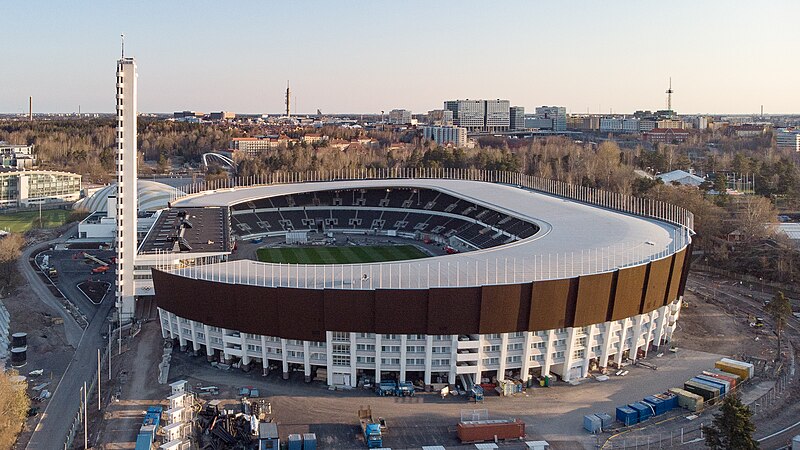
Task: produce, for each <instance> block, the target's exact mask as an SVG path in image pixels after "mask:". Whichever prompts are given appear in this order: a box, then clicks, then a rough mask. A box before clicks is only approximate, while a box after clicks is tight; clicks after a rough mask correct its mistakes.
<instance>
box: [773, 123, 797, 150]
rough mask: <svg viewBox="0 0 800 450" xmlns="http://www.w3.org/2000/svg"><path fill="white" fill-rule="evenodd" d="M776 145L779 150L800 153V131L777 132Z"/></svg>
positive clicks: (783, 130)
mask: <svg viewBox="0 0 800 450" xmlns="http://www.w3.org/2000/svg"><path fill="white" fill-rule="evenodd" d="M775 143H776V144H777V146H778V149H779V150H791V151H793V152H800V130H797V129H786V128H783V129H778V130H775Z"/></svg>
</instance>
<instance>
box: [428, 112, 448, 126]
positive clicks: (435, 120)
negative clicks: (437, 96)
mask: <svg viewBox="0 0 800 450" xmlns="http://www.w3.org/2000/svg"><path fill="white" fill-rule="evenodd" d="M428 124H429V125H438V126H449V125H453V111H450V110H449V109H432V110H430V111H428Z"/></svg>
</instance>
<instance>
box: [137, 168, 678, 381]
mask: <svg viewBox="0 0 800 450" xmlns="http://www.w3.org/2000/svg"><path fill="white" fill-rule="evenodd" d="M229 183H231V182H229ZM184 191H186V192H188V194H186V195H185V196H183V197H180V198H176V199H174V200H173V201H172V202H171V204H170V207H169V208H168V209H164V210H161V211H159V212H158V215H157V218H156V220H155V223H154V225H153V227H152V228H151V229H150V231H149V232H148V233H147V235H146V236H145V237H144V239H143V240H142V242H141V244H140V246H139V250H138V256H137V264H144V263H140V261H150V263H149V264H150V267H152V288H153V291H154V294H155V297H154V299H155V303H156V305H157V307H158V314H159V320H160V321H161V328H162V334H163V336H164V338H167V339H173V340H176V341H177V342H178V343H179V345H180V346H181V347H182V348H186V349H191V350H194V351H195V352H197V353H199V354H204V355H206V356H207V357H208V359H209V360H210V361H216V362H219V363H223V364H233V365H236V366H237V367H242V368H244V369H250V368H257V367H261V368H262V370H264V372H265V373H266V372H267V371H269V370H280V371H282V373H283V375H284V377H288V376H289V374H290V373H291V372H293V371H301V372H303V374H304V375H305V377H306V379H307V380H310V379H314V378H316V379H322V380H325V381H326V382H327V383H328V384H329V385H331V386H349V387H355V386H358V385H360V384H363V383H364V382H365V381H367V380H381V379H395V380H398V381H411V382H416V383H424V384H425V385H432V384H435V383H449V384H456V383H457V382H459V383H461V384H462V385H463V386H464V387H465V388H468V387H469V386H470V385H471V384H472V383H479V382H481V381H485V380H487V379H488V380H492V379H495V378H496V379H503V378H508V379H520V380H523V381H524V380H528V379H530V378H531V377H536V376H544V375H551V374H552V375H555V376H558V377H560V378H561V379H563V380H565V381H570V380H574V379H579V378H582V377H585V376H587V375H588V374H589V373H590V372H592V371H602V370H605V369H608V368H611V367H619V366H621V365H624V364H627V363H629V362H631V361H632V360H636V359H637V358H641V357H644V356H646V355H647V353H648V352H651V351H654V350H656V349H659V348H661V347H663V346H665V345H668V343H669V341H670V338H671V336H672V333H673V331H674V329H675V326H676V320H677V319H678V316H679V312H680V307H681V301H682V294H683V290H684V285H685V279H686V274H687V272H688V265H689V260H690V254H691V238H692V234H693V231H692V227H693V224H692V220H693V218H692V215H691V213H690V212H688V211H686V210H684V209H682V208H680V207H677V206H674V205H669V204H665V203H660V202H656V201H650V200H645V199H639V198H634V197H628V196H624V195H620V194H615V193H610V192H604V191H599V190H595V189H591V188H586V187H580V186H573V185H568V184H564V183H560V182H556V181H552V180H544V179H538V178H534V177H530V176H527V175H523V174H518V173H510V172H489V171H477V170H455V169H452V170H450V169H448V170H444V169H442V170H411V169H408V170H361V171H338V172H326V173H320V172H313V173H304V174H285V173H284V174H272V175H271V176H269V177H264V178H258V179H256V178H253V179H248V180H241V181H239V182H237V185H235V186H234V185H232V184H228V185H202V186H201V185H196V186H189V187H188V188H187V189H184ZM143 267H145V266H141V265H140V266H139V267H137V269H138V270H137V271H136V272H135V273H136V274H144V273H147V272H146V271H143V270H141V269H142V268H143ZM141 278H149V273H148V274H147V276H139V277H137V282H139V284H137V295H152V294H153V292H148V293H144V292H143V291H142V290H141V289H140V288H139V285H140V284H142V282H144V281H145V280H141ZM146 282H147V283H149V282H150V280H146ZM142 289H149V287H145V288H142Z"/></svg>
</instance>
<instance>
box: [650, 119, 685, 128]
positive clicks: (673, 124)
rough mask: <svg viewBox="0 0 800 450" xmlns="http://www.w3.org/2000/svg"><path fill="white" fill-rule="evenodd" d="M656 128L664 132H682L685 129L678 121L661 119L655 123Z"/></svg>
mask: <svg viewBox="0 0 800 450" xmlns="http://www.w3.org/2000/svg"><path fill="white" fill-rule="evenodd" d="M656 128H659V129H662V130H665V129H671V130H682V129H684V128H685V124H684V123H683V121H682V120H680V119H661V120H658V121H656Z"/></svg>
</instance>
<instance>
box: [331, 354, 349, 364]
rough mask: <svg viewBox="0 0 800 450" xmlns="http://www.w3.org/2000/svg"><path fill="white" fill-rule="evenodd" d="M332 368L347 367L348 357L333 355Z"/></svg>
mask: <svg viewBox="0 0 800 450" xmlns="http://www.w3.org/2000/svg"><path fill="white" fill-rule="evenodd" d="M332 360H333V365H334V366H349V365H350V357H349V356H344V355H333V357H332Z"/></svg>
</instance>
